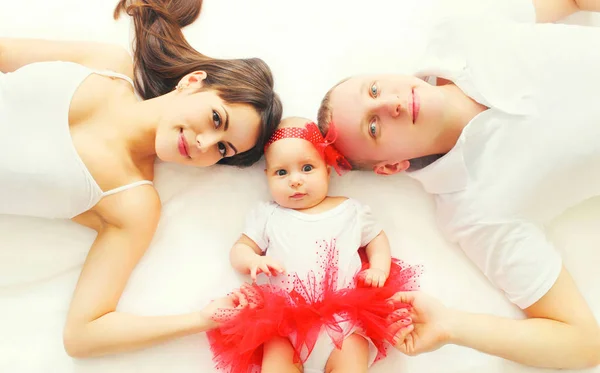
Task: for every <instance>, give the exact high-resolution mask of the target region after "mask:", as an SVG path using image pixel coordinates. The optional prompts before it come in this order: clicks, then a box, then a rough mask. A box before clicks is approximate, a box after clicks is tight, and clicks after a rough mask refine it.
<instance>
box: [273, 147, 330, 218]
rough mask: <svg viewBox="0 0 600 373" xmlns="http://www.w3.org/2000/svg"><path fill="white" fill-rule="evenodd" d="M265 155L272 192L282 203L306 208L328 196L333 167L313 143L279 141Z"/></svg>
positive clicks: (295, 207) (276, 200)
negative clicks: (328, 165)
mask: <svg viewBox="0 0 600 373" xmlns="http://www.w3.org/2000/svg"><path fill="white" fill-rule="evenodd" d="M265 158H266V163H267V169H266V170H265V173H266V174H267V180H268V182H269V188H270V190H271V195H272V196H273V199H274V200H275V202H277V204H279V205H280V206H283V207H287V208H291V209H294V210H304V209H308V208H311V207H313V206H316V205H318V204H319V203H321V202H322V201H323V200H324V199H325V197H327V192H328V189H329V174H330V168H329V167H327V165H326V164H325V161H324V160H323V158H321V156H320V154H319V152H318V151H317V150H316V149H315V147H314V146H313V144H311V143H310V142H308V141H306V140H303V139H296V138H286V139H281V140H278V141H275V142H274V143H273V144H271V145H270V146H269V148H268V149H267V152H266V154H265Z"/></svg>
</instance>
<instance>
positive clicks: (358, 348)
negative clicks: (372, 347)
mask: <svg viewBox="0 0 600 373" xmlns="http://www.w3.org/2000/svg"><path fill="white" fill-rule="evenodd" d="M368 366H369V342H368V341H367V340H366V339H365V338H363V337H362V336H360V335H358V334H352V335H351V336H349V337H348V338H346V339H345V340H344V344H343V345H342V349H341V350H338V349H335V350H333V352H331V355H329V360H327V365H326V366H325V372H327V373H366V372H367V369H368Z"/></svg>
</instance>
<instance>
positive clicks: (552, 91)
mask: <svg viewBox="0 0 600 373" xmlns="http://www.w3.org/2000/svg"><path fill="white" fill-rule="evenodd" d="M511 3H515V2H511ZM517 3H519V2H517ZM520 3H521V4H522V7H521V10H522V11H523V12H522V13H521V14H520V17H519V18H520V20H525V19H529V20H531V21H533V20H534V19H535V14H534V13H533V7H532V6H531V2H530V1H528V0H524V1H520ZM515 4H516V3H515ZM504 15H506V14H504ZM424 66H425V69H424V70H423V71H422V73H423V74H427V75H437V76H441V77H444V78H446V79H450V80H452V81H453V82H455V83H456V85H457V86H458V87H460V88H461V89H462V90H463V91H464V92H465V93H467V94H468V95H469V96H470V97H472V98H473V99H475V100H476V101H478V102H480V103H482V104H484V105H486V106H487V107H489V108H490V109H489V110H486V111H484V112H482V113H481V114H479V115H478V116H476V117H475V118H474V119H473V120H472V121H471V122H470V123H469V124H468V125H467V126H466V127H465V129H464V130H463V132H462V134H461V136H460V138H459V140H458V143H457V144H456V146H455V147H454V148H453V149H452V150H451V151H450V152H449V153H448V154H446V155H445V156H444V157H442V158H440V159H439V160H437V161H436V162H434V163H432V164H431V165H429V166H427V167H425V168H424V169H422V170H419V171H413V172H409V175H410V176H411V177H413V178H415V179H417V180H419V181H420V182H421V183H422V185H423V186H424V188H425V189H426V190H427V191H428V192H430V193H432V194H434V195H435V199H436V204H437V210H438V218H439V224H440V226H441V228H442V230H443V231H444V233H445V234H446V235H447V236H448V237H449V238H450V239H451V240H452V241H454V242H457V243H458V244H459V245H460V246H461V247H462V249H463V250H464V251H465V253H466V254H467V256H468V257H469V258H470V259H471V260H472V261H473V262H474V263H475V264H476V265H477V266H479V268H480V269H481V270H482V271H483V273H484V274H485V275H486V276H487V277H488V278H489V279H490V280H491V281H492V282H493V283H494V284H495V285H496V286H498V287H499V288H500V289H502V290H503V291H504V292H505V293H506V295H507V296H508V298H509V299H510V300H511V301H512V302H513V303H515V304H517V305H518V306H519V307H521V308H527V307H529V306H531V305H532V304H534V303H535V302H537V301H538V300H539V299H540V298H541V297H543V296H544V295H545V294H546V293H547V292H548V290H549V289H550V288H551V287H552V286H553V285H554V283H555V281H556V279H557V277H558V275H559V273H560V271H561V268H562V262H561V258H560V256H559V254H558V252H557V251H556V250H555V248H554V247H553V245H552V243H551V242H550V241H549V240H548V238H547V236H546V234H545V231H544V227H543V224H544V223H545V222H547V221H548V220H549V219H552V218H554V217H556V216H557V215H559V214H560V213H561V212H563V211H564V210H566V209H567V208H569V207H571V206H574V205H576V204H578V203H580V202H582V201H583V200H585V199H588V198H590V197H593V196H596V195H599V194H600V28H596V27H582V26H568V25H562V24H533V23H518V22H515V21H513V20H509V19H508V17H504V18H502V17H495V18H490V17H486V18H485V19H483V18H478V19H471V20H465V19H461V20H453V21H450V20H448V21H447V22H441V23H440V25H439V27H438V28H436V29H435V32H434V34H433V38H432V40H431V43H430V44H429V48H428V55H427V59H426V61H425V65H424ZM573 249H574V250H576V249H577V248H573Z"/></svg>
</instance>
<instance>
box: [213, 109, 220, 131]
mask: <svg viewBox="0 0 600 373" xmlns="http://www.w3.org/2000/svg"><path fill="white" fill-rule="evenodd" d="M212 114H213V123H214V125H215V128H219V127H221V116H220V115H219V113H217V112H216V111H214V110H213V113H212Z"/></svg>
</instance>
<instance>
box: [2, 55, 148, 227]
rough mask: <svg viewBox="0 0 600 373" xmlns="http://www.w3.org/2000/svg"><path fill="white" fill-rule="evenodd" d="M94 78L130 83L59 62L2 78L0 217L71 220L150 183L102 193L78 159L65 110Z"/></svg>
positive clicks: (29, 67)
mask: <svg viewBox="0 0 600 373" xmlns="http://www.w3.org/2000/svg"><path fill="white" fill-rule="evenodd" d="M94 73H95V74H100V75H106V76H112V77H117V78H121V79H125V80H127V81H129V82H130V83H131V84H133V82H132V81H131V79H129V78H128V77H127V76H124V75H121V74H117V73H114V72H108V71H95V70H92V69H90V68H87V67H85V66H82V65H78V64H75V63H71V62H62V61H53V62H36V63H33V64H30V65H26V66H23V67H22V68H20V69H18V70H17V71H15V72H12V73H7V74H2V73H0V214H11V215H26V216H35V217H44V218H68V219H70V218H72V217H74V216H77V215H79V214H81V213H83V212H85V211H87V210H89V209H91V208H92V207H93V206H94V205H95V204H97V203H98V202H99V201H100V200H101V199H102V198H103V197H105V196H107V195H110V194H114V193H117V192H120V191H122V190H126V189H129V188H132V187H135V186H138V185H143V184H152V182H151V181H148V180H141V181H138V182H135V183H132V184H128V185H125V186H122V187H120V188H117V189H113V190H110V191H107V192H103V191H102V189H100V187H99V186H98V184H97V183H96V181H95V180H94V178H93V177H92V175H91V174H90V172H89V171H88V169H87V167H86V166H85V164H84V163H83V161H82V160H81V158H80V157H79V154H78V153H77V151H76V149H75V146H74V145H73V140H72V139H71V133H70V130H69V106H70V104H71V100H72V98H73V94H74V93H75V91H76V89H77V88H78V87H79V85H80V84H81V83H82V82H83V81H84V80H85V78H87V77H88V76H89V75H90V74H94Z"/></svg>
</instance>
